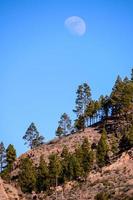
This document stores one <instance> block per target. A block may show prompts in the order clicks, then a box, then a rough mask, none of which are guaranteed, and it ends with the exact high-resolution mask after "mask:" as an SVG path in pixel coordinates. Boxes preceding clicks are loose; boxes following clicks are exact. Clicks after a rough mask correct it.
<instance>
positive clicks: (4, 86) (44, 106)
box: [0, 0, 133, 155]
mask: <svg viewBox="0 0 133 200" xmlns="http://www.w3.org/2000/svg"><path fill="white" fill-rule="evenodd" d="M132 10H133V3H132V1H131V0H127V1H124V0H122V1H119V0H118V1H114V0H112V1H108V2H107V1H104V0H101V1H98V0H95V1H88V2H87V1H85V0H82V1H81V0H78V1H75V0H73V1H70V0H68V1H63V2H61V1H59V0H55V1H52V0H51V1H48V0H46V1H45V2H44V1H42V0H39V1H32V0H29V1H28V2H27V1H26V0H23V1H19V2H18V1H16V0H10V1H9V0H7V1H6V2H5V1H4V0H0V13H1V17H0V26H1V31H0V38H1V45H0V55H1V59H0V91H1V105H0V110H1V116H0V121H1V126H0V139H1V141H3V142H4V144H5V145H6V146H7V145H8V144H10V143H11V144H13V145H14V146H15V148H16V149H17V153H18V155H19V154H20V153H22V152H24V151H26V150H27V148H26V146H24V141H23V140H22V137H23V135H24V133H25V131H26V129H27V128H28V126H29V125H30V123H31V122H35V124H36V126H37V128H38V130H39V132H40V133H41V134H43V135H44V137H45V138H46V140H50V139H52V138H53V137H54V136H55V129H56V128H57V126H58V120H59V118H60V115H61V114H62V113H64V112H66V113H68V114H69V115H70V117H71V118H72V119H74V117H76V116H75V115H74V114H73V112H72V110H73V109H74V106H75V99H76V89H77V87H78V85H79V84H82V83H83V82H87V83H88V84H89V86H90V87H91V92H92V97H93V98H94V99H97V98H98V97H99V96H100V95H101V94H103V95H106V94H109V93H110V92H111V89H112V87H113V84H114V82H115V79H116V77H117V75H118V74H119V75H120V76H121V77H122V78H124V77H125V76H128V77H130V73H131V68H132V67H133V60H132V58H133V37H132V35H133V13H132ZM71 16H79V17H81V18H83V19H84V21H85V23H86V33H85V34H84V35H83V36H82V37H76V36H75V35H71V34H70V33H69V32H68V30H67V29H66V28H65V26H64V22H65V20H66V19H67V18H69V17H71Z"/></svg>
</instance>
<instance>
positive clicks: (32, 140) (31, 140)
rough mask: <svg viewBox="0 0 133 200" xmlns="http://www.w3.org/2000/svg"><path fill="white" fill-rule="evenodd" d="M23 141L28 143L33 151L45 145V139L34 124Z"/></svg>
mask: <svg viewBox="0 0 133 200" xmlns="http://www.w3.org/2000/svg"><path fill="white" fill-rule="evenodd" d="M23 139H24V140H25V141H26V142H25V144H28V145H29V147H30V148H31V149H33V148H36V147H38V146H40V145H41V144H43V143H44V142H43V140H44V137H43V136H41V135H40V134H39V132H38V130H37V128H36V126H35V124H34V123H31V125H30V126H29V127H28V129H27V131H26V133H25V135H24V136H23Z"/></svg>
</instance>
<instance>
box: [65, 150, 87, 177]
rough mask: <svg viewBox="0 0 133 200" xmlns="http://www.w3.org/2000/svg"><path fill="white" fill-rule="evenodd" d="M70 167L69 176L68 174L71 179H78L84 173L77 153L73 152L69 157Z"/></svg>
mask: <svg viewBox="0 0 133 200" xmlns="http://www.w3.org/2000/svg"><path fill="white" fill-rule="evenodd" d="M68 169H69V176H68V177H69V180H76V179H78V177H81V176H82V174H83V169H82V167H81V165H80V162H79V159H77V157H76V155H75V153H73V154H71V155H70V157H69V164H68Z"/></svg>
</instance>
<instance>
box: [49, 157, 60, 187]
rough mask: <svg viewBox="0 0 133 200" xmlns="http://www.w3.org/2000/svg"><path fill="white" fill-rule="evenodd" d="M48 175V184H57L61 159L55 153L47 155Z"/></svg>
mask: <svg viewBox="0 0 133 200" xmlns="http://www.w3.org/2000/svg"><path fill="white" fill-rule="evenodd" d="M48 169H49V177H50V185H52V186H57V185H58V181H59V179H60V175H61V161H60V158H59V157H58V155H57V154H51V155H50V156H49V165H48Z"/></svg>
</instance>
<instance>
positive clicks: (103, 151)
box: [97, 129, 108, 167]
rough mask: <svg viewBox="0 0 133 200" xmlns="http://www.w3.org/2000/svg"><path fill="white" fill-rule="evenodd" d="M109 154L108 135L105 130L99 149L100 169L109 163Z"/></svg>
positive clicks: (98, 160)
mask: <svg viewBox="0 0 133 200" xmlns="http://www.w3.org/2000/svg"><path fill="white" fill-rule="evenodd" d="M107 152H108V144H107V133H106V130H105V129H103V131H102V135H101V138H100V140H99V142H98V147H97V162H98V165H99V166H100V167H102V166H104V165H105V164H106V162H107Z"/></svg>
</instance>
